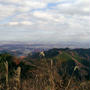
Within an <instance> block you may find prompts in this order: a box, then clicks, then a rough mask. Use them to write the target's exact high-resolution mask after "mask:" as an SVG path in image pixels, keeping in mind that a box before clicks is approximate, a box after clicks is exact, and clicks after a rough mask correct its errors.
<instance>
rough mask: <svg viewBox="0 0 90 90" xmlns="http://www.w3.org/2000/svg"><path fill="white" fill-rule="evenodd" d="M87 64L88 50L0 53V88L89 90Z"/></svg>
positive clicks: (88, 59)
mask: <svg viewBox="0 0 90 90" xmlns="http://www.w3.org/2000/svg"><path fill="white" fill-rule="evenodd" d="M89 66H90V49H69V48H65V49H56V48H54V49H50V50H48V51H44V52H40V53H33V54H31V53H30V54H28V56H27V57H23V58H21V57H16V56H12V55H10V54H0V67H1V68H0V90H6V89H7V90H8V89H9V90H16V89H17V90H89V89H90V68H89ZM7 67H8V68H7ZM7 71H8V72H7ZM15 88H16V89H15Z"/></svg>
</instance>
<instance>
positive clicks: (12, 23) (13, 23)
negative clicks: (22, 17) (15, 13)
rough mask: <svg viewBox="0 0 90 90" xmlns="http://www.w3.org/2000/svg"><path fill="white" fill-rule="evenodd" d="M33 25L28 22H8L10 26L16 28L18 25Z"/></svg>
mask: <svg viewBox="0 0 90 90" xmlns="http://www.w3.org/2000/svg"><path fill="white" fill-rule="evenodd" d="M32 24H33V23H32V22H30V21H22V22H9V23H8V25H10V26H18V25H32Z"/></svg>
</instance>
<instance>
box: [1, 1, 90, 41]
mask: <svg viewBox="0 0 90 90" xmlns="http://www.w3.org/2000/svg"><path fill="white" fill-rule="evenodd" d="M89 3H90V1H89V0H42V1H41V0H0V21H1V22H0V31H1V33H0V38H1V39H0V40H5V39H6V40H16V39H17V40H18V41H21V40H22V41H23V40H24V41H32V42H42V43H46V42H47V43H52V42H53V43H60V42H76V41H77V42H80V43H82V42H83V43H86V42H88V43H89V40H90V38H89V34H90V31H89V29H90V5H89ZM2 30H3V31H2ZM5 36H7V38H6V37H5ZM13 36H14V37H13ZM12 37H13V38H12Z"/></svg>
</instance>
